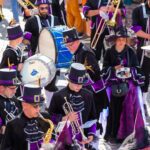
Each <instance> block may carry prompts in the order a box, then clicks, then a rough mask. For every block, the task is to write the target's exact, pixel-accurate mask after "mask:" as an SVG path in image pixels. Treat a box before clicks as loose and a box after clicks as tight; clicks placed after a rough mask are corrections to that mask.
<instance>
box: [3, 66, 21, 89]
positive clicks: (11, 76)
mask: <svg viewBox="0 0 150 150" xmlns="http://www.w3.org/2000/svg"><path fill="white" fill-rule="evenodd" d="M20 84H21V81H20V80H19V79H18V78H17V71H16V70H15V69H9V68H3V69H0V85H3V86H19V85H20Z"/></svg>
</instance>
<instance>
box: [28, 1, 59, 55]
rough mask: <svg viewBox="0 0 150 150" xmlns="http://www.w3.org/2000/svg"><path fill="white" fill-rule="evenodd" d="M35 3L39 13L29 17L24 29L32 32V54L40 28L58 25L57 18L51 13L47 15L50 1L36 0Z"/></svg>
mask: <svg viewBox="0 0 150 150" xmlns="http://www.w3.org/2000/svg"><path fill="white" fill-rule="evenodd" d="M35 4H36V6H37V8H38V10H39V14H38V15H35V16H33V17H31V18H29V19H28V20H27V22H26V24H25V31H28V32H31V33H32V38H31V49H32V53H33V54H35V51H36V48H37V45H38V38H39V33H40V31H41V30H42V28H44V27H48V28H50V27H54V26H56V25H59V21H58V18H57V17H55V16H53V15H49V5H50V3H49V1H48V0H37V1H36V3H35Z"/></svg>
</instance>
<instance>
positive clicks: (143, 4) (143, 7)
mask: <svg viewBox="0 0 150 150" xmlns="http://www.w3.org/2000/svg"><path fill="white" fill-rule="evenodd" d="M141 5H142V10H143V17H144V18H148V15H147V14H146V7H145V3H142V4H141Z"/></svg>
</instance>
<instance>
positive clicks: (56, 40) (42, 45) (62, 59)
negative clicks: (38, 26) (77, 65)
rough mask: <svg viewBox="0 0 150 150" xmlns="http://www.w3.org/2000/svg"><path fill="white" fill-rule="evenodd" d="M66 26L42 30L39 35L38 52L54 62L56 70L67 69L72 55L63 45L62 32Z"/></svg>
mask: <svg viewBox="0 0 150 150" xmlns="http://www.w3.org/2000/svg"><path fill="white" fill-rule="evenodd" d="M66 29H67V27H66V26H55V27H53V28H50V29H47V28H44V29H43V30H42V31H41V32H40V35H39V42H38V49H37V50H38V52H39V53H40V54H42V55H45V56H47V57H49V58H51V59H53V60H54V62H55V64H56V67H57V68H69V67H70V64H71V60H72V54H71V53H70V51H69V50H68V49H67V47H66V46H65V44H63V35H62V31H64V30H66Z"/></svg>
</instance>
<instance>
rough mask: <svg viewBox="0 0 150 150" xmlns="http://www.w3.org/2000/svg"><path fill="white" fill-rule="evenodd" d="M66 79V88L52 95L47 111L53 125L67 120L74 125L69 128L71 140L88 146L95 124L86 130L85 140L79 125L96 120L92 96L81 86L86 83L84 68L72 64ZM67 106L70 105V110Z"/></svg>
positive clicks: (94, 130)
mask: <svg viewBox="0 0 150 150" xmlns="http://www.w3.org/2000/svg"><path fill="white" fill-rule="evenodd" d="M66 78H67V79H68V81H69V83H68V86H67V87H65V88H63V89H62V90H60V91H58V92H56V93H54V95H53V97H52V101H51V105H50V107H49V110H48V111H49V113H50V115H51V119H52V121H53V122H54V123H55V124H57V123H58V122H59V121H67V120H69V121H70V122H71V124H74V125H75V127H72V126H71V127H72V128H70V129H71V132H72V139H74V138H75V139H77V140H78V142H80V144H89V143H90V142H92V141H93V137H94V135H95V132H96V124H95V123H94V124H93V125H92V126H91V127H90V128H88V129H86V132H85V135H86V136H87V139H85V136H84V132H83V131H82V133H83V134H82V133H81V130H82V129H81V130H79V129H80V128H81V127H80V125H82V124H84V123H85V122H87V121H91V120H94V119H95V118H96V116H95V105H94V100H93V95H92V93H91V92H90V91H88V90H86V89H84V88H83V85H84V84H85V83H86V82H87V81H88V76H87V75H86V69H85V67H84V66H83V65H82V64H80V63H72V65H71V67H70V71H69V73H68V74H66ZM67 105H70V106H69V108H70V109H69V108H68V106H67ZM76 130H77V131H76Z"/></svg>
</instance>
